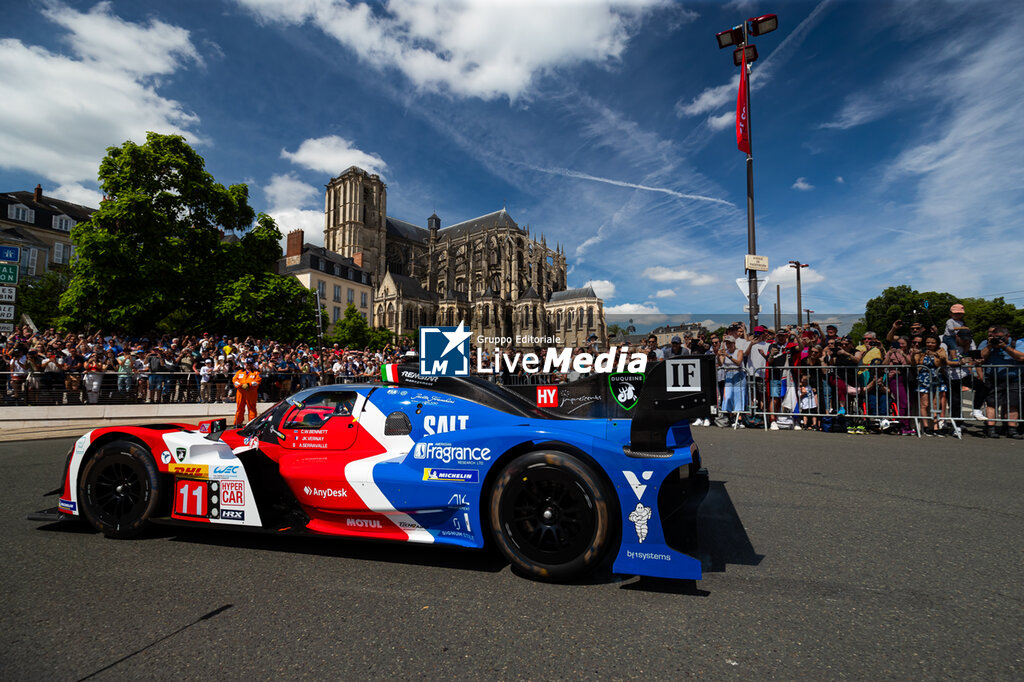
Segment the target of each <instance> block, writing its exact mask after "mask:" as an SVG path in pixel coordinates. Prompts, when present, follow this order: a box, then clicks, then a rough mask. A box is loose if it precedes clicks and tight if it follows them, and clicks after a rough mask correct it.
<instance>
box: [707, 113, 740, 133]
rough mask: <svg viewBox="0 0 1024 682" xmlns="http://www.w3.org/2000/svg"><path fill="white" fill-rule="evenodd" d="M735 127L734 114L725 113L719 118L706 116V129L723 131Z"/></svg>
mask: <svg viewBox="0 0 1024 682" xmlns="http://www.w3.org/2000/svg"><path fill="white" fill-rule="evenodd" d="M735 125H736V112H735V111H727V112H725V113H724V114H721V115H719V116H708V127H709V128H711V129H712V130H715V131H718V130H725V129H726V128H730V127H732V126H735Z"/></svg>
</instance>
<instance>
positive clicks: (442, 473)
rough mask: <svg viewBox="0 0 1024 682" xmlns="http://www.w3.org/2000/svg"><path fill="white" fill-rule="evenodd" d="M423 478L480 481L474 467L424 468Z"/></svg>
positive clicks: (430, 479) (463, 481)
mask: <svg viewBox="0 0 1024 682" xmlns="http://www.w3.org/2000/svg"><path fill="white" fill-rule="evenodd" d="M423 480H424V481H459V482H462V483H478V482H479V481H480V472H478V471H477V470H476V469H424V470H423Z"/></svg>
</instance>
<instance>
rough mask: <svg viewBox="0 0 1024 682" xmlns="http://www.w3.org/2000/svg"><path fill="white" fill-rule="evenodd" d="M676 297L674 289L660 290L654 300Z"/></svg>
mask: <svg viewBox="0 0 1024 682" xmlns="http://www.w3.org/2000/svg"><path fill="white" fill-rule="evenodd" d="M675 295H676V292H675V290H674V289H658V291H657V293H655V294H654V298H673V297H674V296H675Z"/></svg>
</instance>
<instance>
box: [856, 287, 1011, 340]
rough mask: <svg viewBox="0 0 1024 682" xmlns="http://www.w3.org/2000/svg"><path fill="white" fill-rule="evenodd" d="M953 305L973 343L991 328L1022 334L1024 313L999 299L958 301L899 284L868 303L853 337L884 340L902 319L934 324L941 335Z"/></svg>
mask: <svg viewBox="0 0 1024 682" xmlns="http://www.w3.org/2000/svg"><path fill="white" fill-rule="evenodd" d="M954 303H961V304H963V306H964V324H966V325H967V326H968V327H969V328H970V329H971V333H972V334H973V335H974V338H975V340H981V339H983V338H985V336H986V334H987V331H988V328H989V327H990V326H992V325H1002V326H1005V327H1007V328H1008V329H1009V330H1010V334H1012V335H1013V336H1014V337H1015V338H1016V337H1020V336H1021V335H1022V334H1024V310H1018V309H1017V308H1016V307H1015V306H1013V305H1012V304H1010V303H1006V301H1004V300H1003V299H1002V298H1001V297H1000V298H995V299H992V300H987V299H984V298H957V297H956V296H954V295H953V294H950V293H946V292H940V291H925V292H918V291H915V290H914V289H912V288H910V287H909V286H907V285H905V284H901V285H899V286H895V287H889V288H887V289H885V290H884V291H882V293H881V294H880V295H879V296H878V297H876V298H872V299H870V300H869V301H868V302H867V304H866V305H865V309H864V319H863V322H858V323H857V325H855V326H854V330H853V336H862V335H863V332H864V331H874V332H876V333H877V334H878V335H879V336H883V337H884V336H885V335H886V334H887V333H888V332H889V329H890V328H891V327H892V324H893V322H895V321H896V320H902V321H903V323H904V324H905V325H907V326H909V324H910V323H911V322H914V321H917V322H922V323H923V324H924V325H925V327H930V326H931V325H935V326H936V327H938V328H939V331H940V332H941V330H942V328H943V327H944V326H945V324H946V320H947V319H949V316H950V315H949V308H950V306H952V305H953V304H954ZM908 331H909V330H908Z"/></svg>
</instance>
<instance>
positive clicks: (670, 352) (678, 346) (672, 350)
mask: <svg viewBox="0 0 1024 682" xmlns="http://www.w3.org/2000/svg"><path fill="white" fill-rule="evenodd" d="M661 354H662V357H664V358H665V359H666V360H669V359H671V358H681V357H683V356H684V355H689V354H690V349H689V348H687V347H686V346H684V345H683V340H682V339H681V338H679V337H678V336H673V337H672V342H671V343H669V345H667V346H665V347H664V348H662V349H661Z"/></svg>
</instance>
